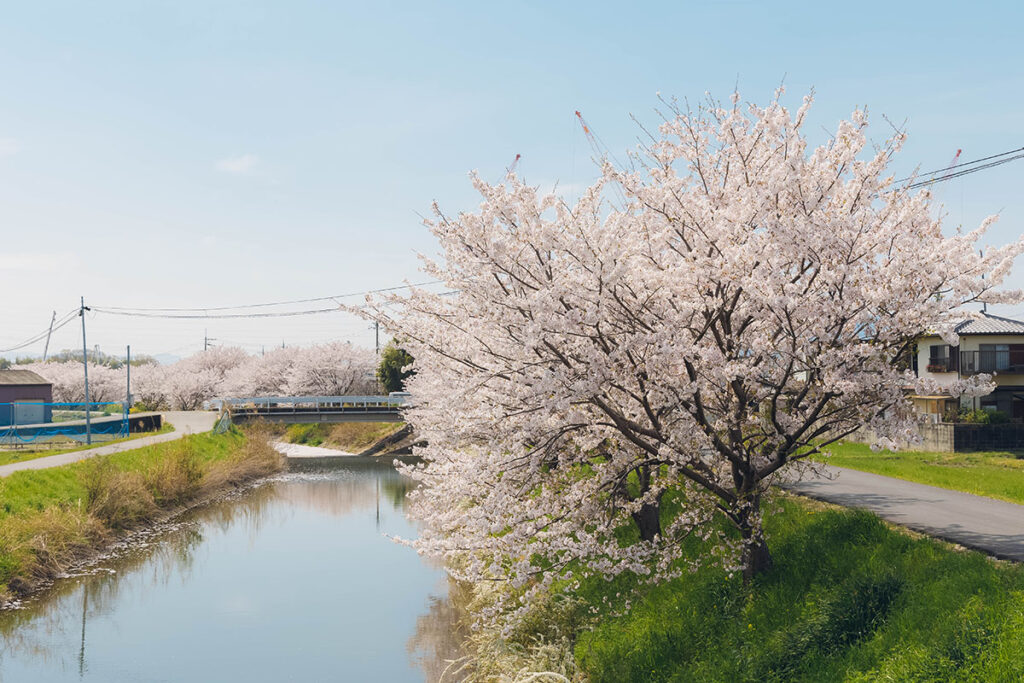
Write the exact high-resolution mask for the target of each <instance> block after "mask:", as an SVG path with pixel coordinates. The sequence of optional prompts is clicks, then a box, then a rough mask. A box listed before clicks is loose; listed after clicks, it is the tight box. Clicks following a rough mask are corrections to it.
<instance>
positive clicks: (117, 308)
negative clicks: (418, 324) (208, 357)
mask: <svg viewBox="0 0 1024 683" xmlns="http://www.w3.org/2000/svg"><path fill="white" fill-rule="evenodd" d="M441 282H442V281H441V280H429V281H427V282H414V283H412V284H408V285H397V286H395V287H383V288H381V289H368V290H365V291H362V292H349V293H348V294H336V295H334V296H317V297H313V298H310V299H292V300H290V301H275V302H269V303H259V304H241V305H238V306H208V307H205V308H137V307H132V306H94V307H93V308H94V310H103V311H105V312H107V313H112V312H114V311H146V312H171V313H173V312H181V313H185V312H202V311H231V310H238V309H242V308H269V307H272V306H288V305H291V304H308V303H314V302H317V301H332V300H335V299H349V298H352V297H354V296H366V295H367V294H380V293H381V292H393V291H396V290H399V289H409V288H411V287H424V286H426V285H437V284H441ZM333 310H336V309H320V310H319V311H317V312H325V311H333Z"/></svg>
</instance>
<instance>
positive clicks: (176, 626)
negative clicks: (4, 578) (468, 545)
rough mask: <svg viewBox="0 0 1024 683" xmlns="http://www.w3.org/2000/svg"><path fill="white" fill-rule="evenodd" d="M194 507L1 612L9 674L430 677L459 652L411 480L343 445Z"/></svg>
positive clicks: (14, 679) (1, 651)
mask: <svg viewBox="0 0 1024 683" xmlns="http://www.w3.org/2000/svg"><path fill="white" fill-rule="evenodd" d="M306 469H307V470H308V471H301V472H296V471H291V472H288V473H286V474H282V475H279V476H276V477H274V478H272V479H270V480H269V481H266V482H263V483H261V484H259V485H257V486H254V487H252V488H251V489H248V490H246V491H244V492H242V493H240V494H236V495H233V496H230V497H228V498H225V499H223V500H219V501H216V502H213V503H210V504H206V505H203V506H201V507H199V508H196V509H194V510H192V511H190V512H189V513H186V514H185V515H183V516H182V517H181V518H180V519H179V520H177V521H176V523H174V524H173V525H169V526H168V527H167V528H163V529H160V530H158V531H157V532H155V533H153V534H150V535H149V536H148V537H143V538H141V539H136V542H135V543H133V544H132V545H131V547H130V548H127V549H124V550H122V551H120V552H116V553H115V554H114V555H113V556H112V557H109V558H107V559H104V560H103V561H101V562H99V563H97V564H96V565H95V566H94V567H91V568H90V569H89V570H88V572H87V573H85V574H84V575H80V576H76V577H68V578H64V579H61V580H59V581H58V582H57V583H56V584H55V585H54V587H53V588H52V589H51V590H50V591H47V592H46V593H45V595H43V596H42V597H41V598H38V599H35V600H31V601H28V602H27V603H26V605H25V606H24V607H23V608H22V609H17V610H7V611H4V612H0V681H3V683H22V682H23V681H30V682H33V683H45V682H49V681H97V682H100V681H102V682H104V683H108V682H114V681H132V682H135V681H236V680H239V681H389V682H390V681H424V680H426V681H433V680H437V677H438V676H439V674H440V672H441V671H442V670H443V668H444V667H445V666H446V662H445V660H446V659H451V658H454V657H457V656H458V641H459V639H460V635H459V634H458V633H457V632H456V629H455V622H456V618H455V615H454V610H453V608H452V607H451V606H450V605H449V602H448V598H447V582H446V579H445V576H444V573H443V572H442V571H441V569H439V568H438V567H436V566H432V565H430V564H428V563H426V562H425V561H424V560H423V559H421V558H420V557H419V556H418V555H417V554H416V552H415V551H414V550H412V549H410V548H408V547H405V546H402V545H399V544H397V543H395V542H393V541H392V540H390V539H388V538H387V537H386V536H385V535H386V534H391V535H396V536H401V537H405V538H409V537H412V536H415V534H416V529H415V527H414V525H412V524H411V523H410V522H409V521H408V520H407V519H406V518H405V515H404V512H403V509H404V506H405V503H406V495H407V493H408V491H409V490H410V489H411V487H412V484H411V482H410V481H409V480H408V479H406V478H405V477H403V476H401V475H400V474H399V473H398V472H397V471H396V470H395V469H394V468H393V467H392V466H391V464H390V463H389V462H387V461H378V460H373V459H363V458H335V459H333V460H332V463H331V464H330V465H316V464H314V465H307V466H306Z"/></svg>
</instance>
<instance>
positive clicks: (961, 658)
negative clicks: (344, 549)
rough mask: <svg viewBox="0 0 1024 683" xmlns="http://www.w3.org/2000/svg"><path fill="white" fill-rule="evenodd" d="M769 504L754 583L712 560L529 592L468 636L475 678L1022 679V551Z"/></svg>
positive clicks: (784, 502)
mask: <svg viewBox="0 0 1024 683" xmlns="http://www.w3.org/2000/svg"><path fill="white" fill-rule="evenodd" d="M779 504H780V505H781V509H780V511H779V512H778V514H775V515H772V516H770V517H769V518H768V520H767V524H766V529H767V533H768V537H769V541H770V544H771V547H772V550H773V555H774V560H775V565H774V567H773V569H772V570H771V571H770V572H768V573H767V574H765V575H762V576H761V577H759V578H758V579H757V580H756V581H755V582H754V583H753V584H752V585H750V586H744V585H743V582H742V580H741V578H740V577H739V576H732V577H730V576H728V575H727V574H726V573H725V572H724V571H722V570H720V569H712V568H708V569H703V570H699V571H697V572H695V573H692V574H689V573H688V574H685V575H684V576H683V577H681V578H679V579H676V580H673V581H670V582H666V583H664V584H662V585H659V586H654V587H649V586H646V585H642V584H640V583H639V582H637V580H636V579H635V578H630V577H626V576H622V577H619V578H618V579H616V580H614V581H611V582H607V581H604V580H603V579H594V580H590V581H586V582H584V583H583V585H582V586H581V587H580V588H579V589H578V590H576V591H575V592H568V591H565V592H562V593H557V592H556V593H552V594H549V595H547V596H546V597H545V598H544V599H543V600H539V601H537V605H536V606H535V608H534V609H533V610H532V613H531V614H530V615H529V616H528V618H527V619H526V620H525V621H524V622H523V624H522V625H520V626H518V627H517V628H516V629H515V630H514V631H513V632H512V633H510V634H505V635H500V634H497V633H478V634H477V635H476V636H474V638H473V643H472V644H473V648H474V650H475V652H476V658H477V661H476V662H475V666H474V667H473V675H472V676H471V678H472V680H481V681H482V680H496V679H499V678H501V677H502V676H505V677H506V678H507V679H508V680H513V679H516V680H518V678H517V677H522V676H528V673H529V672H537V671H555V672H558V673H560V674H562V675H564V676H565V677H566V678H567V679H569V680H574V681H577V680H579V681H592V682H593V683H603V682H605V681H614V682H616V683H617V682H619V681H701V682H711V681H749V682H755V681H757V682H762V681H765V682H771V681H778V682H782V681H807V682H812V681H813V682H818V681H858V682H866V681H892V682H895V681H936V682H938V681H943V682H945V681H982V680H983V681H1018V680H1024V647H1022V645H1024V569H1022V567H1021V566H1019V565H1014V564H1010V563H1004V562H998V561H994V560H991V559H989V558H987V557H986V556H984V555H982V554H980V553H975V552H970V551H961V550H958V549H956V548H954V547H953V546H950V545H948V544H945V543H942V542H940V541H935V540H932V539H929V538H924V537H920V536H917V535H914V534H910V533H907V532H905V531H902V530H900V529H897V528H893V527H890V526H889V525H887V524H886V523H884V522H882V521H881V520H879V519H878V518H877V517H875V516H873V515H871V514H869V513H866V512H862V511H851V510H845V509H841V508H835V507H832V506H827V505H824V504H821V503H818V502H815V501H808V500H806V499H801V498H796V497H789V496H784V497H783V498H782V499H781V501H780V503H779ZM480 590H487V588H486V587H482V588H481V589H480ZM627 595H629V596H632V602H633V607H632V609H631V610H628V611H626V610H625V609H624V601H625V600H626V597H625V596H627ZM502 680H504V679H502ZM538 680H556V679H555V678H554V677H549V678H544V677H542V678H540V679H538ZM558 680H562V679H558Z"/></svg>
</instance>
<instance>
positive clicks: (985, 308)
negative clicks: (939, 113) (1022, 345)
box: [953, 150, 988, 315]
mask: <svg viewBox="0 0 1024 683" xmlns="http://www.w3.org/2000/svg"><path fill="white" fill-rule="evenodd" d="M958 156H960V150H957V151H956V157H958ZM956 157H953V163H954V164H955V163H956ZM978 256H980V257H981V258H985V250H984V249H979V250H978ZM981 279H982V280H984V279H985V272H984V271H982V273H981ZM981 312H982V313H983V314H985V315H988V303H987V302H985V301H982V302H981Z"/></svg>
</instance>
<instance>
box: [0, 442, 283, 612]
mask: <svg viewBox="0 0 1024 683" xmlns="http://www.w3.org/2000/svg"><path fill="white" fill-rule="evenodd" d="M281 464H282V460H281V456H280V454H278V453H277V452H276V451H275V450H274V449H273V448H272V447H271V446H270V445H269V442H268V440H267V438H266V435H265V434H262V433H260V432H250V433H243V432H240V431H237V430H232V431H231V432H228V433H226V434H222V435H217V436H214V435H211V434H201V435H195V436H186V437H184V438H182V439H180V440H177V441H172V442H168V443H162V444H155V445H152V446H146V447H143V448H139V449H135V450H131V451H126V452H124V453H117V454H114V455H109V456H103V457H97V458H94V459H90V460H85V461H82V462H77V463H74V464H71V465H65V466H62V467H53V468H50V469H45V470H31V471H24V472H16V473H15V474H12V475H11V476H9V477H5V478H3V479H0V602H2V601H3V600H4V599H9V598H11V597H16V596H19V595H23V594H25V593H27V592H30V591H31V590H33V589H34V588H36V587H37V586H39V585H40V584H42V583H45V582H46V581H48V580H50V579H52V578H53V577H55V576H57V575H59V574H60V573H61V572H62V571H64V570H65V569H67V568H68V567H69V566H71V565H73V564H74V563H75V562H76V561H78V560H81V559H83V558H85V557H88V556H89V555H91V554H92V553H95V552H97V551H98V550H101V549H103V548H104V547H106V546H107V545H108V544H109V543H110V542H111V541H112V540H114V539H115V538H116V537H117V535H118V534H119V533H120V532H123V531H125V530H129V529H132V528H135V527H138V526H140V525H144V524H147V523H151V522H153V521H156V520H158V519H160V518H162V517H164V516H166V515H168V514H170V513H172V512H173V511H175V510H177V509H179V508H180V507H182V506H184V505H187V504H189V503H191V502H193V501H195V500H198V499H201V498H203V497H205V496H209V495H212V494H213V493H215V492H217V491H219V490H221V489H223V488H226V487H230V486H235V485H239V484H241V483H243V482H245V481H248V480H251V479H253V478H256V477H259V476H263V475H266V474H270V473H272V472H274V471H276V470H278V469H280V467H281Z"/></svg>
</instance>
